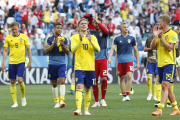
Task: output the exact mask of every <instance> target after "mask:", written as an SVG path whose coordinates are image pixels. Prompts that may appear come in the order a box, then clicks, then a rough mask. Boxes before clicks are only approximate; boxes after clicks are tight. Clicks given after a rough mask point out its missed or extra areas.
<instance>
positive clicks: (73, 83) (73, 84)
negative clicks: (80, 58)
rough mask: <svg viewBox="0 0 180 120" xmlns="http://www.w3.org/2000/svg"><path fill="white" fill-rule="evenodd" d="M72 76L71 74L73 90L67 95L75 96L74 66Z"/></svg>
mask: <svg viewBox="0 0 180 120" xmlns="http://www.w3.org/2000/svg"><path fill="white" fill-rule="evenodd" d="M71 69H72V74H71V89H70V90H69V91H67V93H69V94H72V95H74V94H75V75H74V65H72V67H71Z"/></svg>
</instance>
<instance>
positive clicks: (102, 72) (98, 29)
mask: <svg viewBox="0 0 180 120" xmlns="http://www.w3.org/2000/svg"><path fill="white" fill-rule="evenodd" d="M94 26H95V30H91V31H90V33H91V34H92V35H94V36H96V38H97V39H98V43H99V46H100V48H101V51H100V52H99V53H97V52H95V73H96V86H93V87H92V88H93V94H94V98H95V103H94V105H93V106H91V107H99V106H100V104H99V88H98V78H99V76H100V79H101V94H102V96H101V102H100V103H101V105H102V106H103V107H107V104H106V101H105V95H106V89H107V79H108V76H107V59H108V53H107V38H108V34H109V32H108V30H107V29H106V28H105V27H104V26H103V25H102V19H101V18H97V14H96V18H95V20H94Z"/></svg>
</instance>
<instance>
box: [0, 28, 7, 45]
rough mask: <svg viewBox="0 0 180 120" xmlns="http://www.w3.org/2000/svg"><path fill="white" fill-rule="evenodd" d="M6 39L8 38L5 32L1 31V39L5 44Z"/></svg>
mask: <svg viewBox="0 0 180 120" xmlns="http://www.w3.org/2000/svg"><path fill="white" fill-rule="evenodd" d="M5 38H6V36H5V31H4V30H1V34H0V39H1V40H2V42H3V44H4V42H5Z"/></svg>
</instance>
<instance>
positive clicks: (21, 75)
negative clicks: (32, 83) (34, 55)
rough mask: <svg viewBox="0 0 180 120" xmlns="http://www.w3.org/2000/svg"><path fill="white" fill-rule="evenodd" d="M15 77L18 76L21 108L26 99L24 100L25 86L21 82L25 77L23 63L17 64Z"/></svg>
mask: <svg viewBox="0 0 180 120" xmlns="http://www.w3.org/2000/svg"><path fill="white" fill-rule="evenodd" d="M17 75H18V83H19V89H20V91H21V104H22V106H26V104H27V102H26V98H25V84H24V81H23V78H24V75H25V63H20V64H17Z"/></svg>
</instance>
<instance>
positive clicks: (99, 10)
mask: <svg viewBox="0 0 180 120" xmlns="http://www.w3.org/2000/svg"><path fill="white" fill-rule="evenodd" d="M96 13H101V7H100V5H97V9H96Z"/></svg>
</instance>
